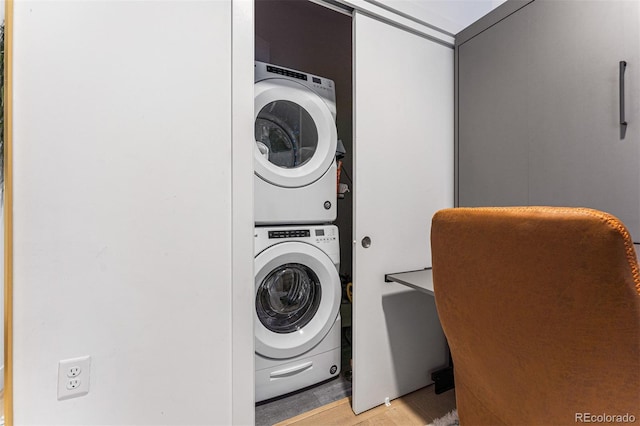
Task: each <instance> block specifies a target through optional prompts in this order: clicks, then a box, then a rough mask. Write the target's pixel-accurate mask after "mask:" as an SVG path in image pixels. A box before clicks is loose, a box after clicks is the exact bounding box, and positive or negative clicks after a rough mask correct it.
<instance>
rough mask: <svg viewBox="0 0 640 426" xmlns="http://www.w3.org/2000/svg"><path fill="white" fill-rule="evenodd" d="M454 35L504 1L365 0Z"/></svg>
mask: <svg viewBox="0 0 640 426" xmlns="http://www.w3.org/2000/svg"><path fill="white" fill-rule="evenodd" d="M367 1H369V2H371V3H376V4H384V5H385V6H387V7H390V8H393V9H396V10H398V11H400V12H402V13H404V14H407V15H410V16H412V17H414V18H416V19H419V20H421V21H423V22H426V23H429V24H431V25H434V26H436V27H438V28H440V29H442V30H445V31H447V32H449V33H451V34H456V33H458V32H460V31H461V30H462V29H464V28H466V27H467V26H469V25H471V24H472V23H474V22H475V21H477V20H478V19H480V18H481V17H483V16H484V15H486V14H487V13H489V12H490V11H491V10H493V9H495V8H496V7H498V6H499V5H500V4H502V3H504V2H505V1H506V0H367Z"/></svg>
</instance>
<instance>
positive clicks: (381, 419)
mask: <svg viewBox="0 0 640 426" xmlns="http://www.w3.org/2000/svg"><path fill="white" fill-rule="evenodd" d="M454 408H456V396H455V390H450V391H447V392H444V393H442V394H440V395H436V394H435V392H434V386H433V385H431V386H427V387H425V388H422V389H419V390H417V391H415V392H413V393H410V394H408V395H405V396H403V397H400V398H398V399H394V400H393V401H391V405H390V406H388V407H387V406H385V405H384V404H383V405H381V406H378V407H376V408H373V409H371V410H369V411H365V412H364V413H360V414H359V415H357V416H356V415H355V414H354V413H353V411H352V410H351V398H344V399H341V400H339V401H336V402H332V403H331V404H327V405H325V406H322V407H320V408H316V409H315V410H312V411H309V412H307V413H303V414H300V415H299V416H296V417H293V418H291V419H289V420H285V421H283V422H280V423H277V424H276V425H275V426H304V425H310V426H311V425H312V426H317V425H323V426H325V425H326V426H329V425H336V426H352V425H363V426H364V425H389V426H393V425H398V426H400V425H402V426H410V425H422V426H424V425H426V424H429V423H431V422H432V421H433V420H434V419H437V418H439V417H442V416H444V415H445V414H447V413H448V412H449V411H451V410H453V409H454Z"/></svg>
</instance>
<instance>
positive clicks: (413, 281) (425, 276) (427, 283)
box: [384, 268, 433, 296]
mask: <svg viewBox="0 0 640 426" xmlns="http://www.w3.org/2000/svg"><path fill="white" fill-rule="evenodd" d="M384 278H385V281H387V282H396V283H398V284H402V285H406V286H407V287H411V288H413V289H415V290H418V291H422V292H424V293H427V294H430V295H432V296H433V278H432V275H431V268H428V269H422V270H420V271H411V272H399V273H397V274H387V275H385V276H384Z"/></svg>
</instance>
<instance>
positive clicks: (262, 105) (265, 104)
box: [254, 79, 337, 188]
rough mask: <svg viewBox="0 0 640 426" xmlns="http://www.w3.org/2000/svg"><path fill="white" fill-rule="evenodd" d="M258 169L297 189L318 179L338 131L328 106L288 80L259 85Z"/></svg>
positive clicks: (329, 160) (331, 153)
mask: <svg viewBox="0 0 640 426" xmlns="http://www.w3.org/2000/svg"><path fill="white" fill-rule="evenodd" d="M254 92H255V102H254V106H255V147H254V167H255V173H256V174H257V175H258V176H260V178H262V179H263V180H265V181H267V182H269V183H271V184H273V185H277V186H282V187H287V188H298V187H301V186H306V185H309V184H311V183H313V182H315V181H316V180H318V179H319V178H320V177H321V176H322V175H323V174H324V173H325V172H326V171H327V169H328V168H329V166H330V165H331V163H332V162H333V159H334V157H335V154H336V145H337V131H336V125H335V122H334V119H333V115H332V114H331V111H330V110H329V107H328V106H327V104H325V102H324V101H323V100H322V98H321V97H320V96H318V95H317V94H316V93H315V92H313V91H312V90H310V89H308V88H307V87H305V86H303V85H301V84H299V83H296V82H294V81H290V80H284V79H269V80H263V81H259V82H257V83H256V84H255V91H254Z"/></svg>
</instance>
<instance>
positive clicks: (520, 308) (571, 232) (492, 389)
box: [431, 207, 640, 425]
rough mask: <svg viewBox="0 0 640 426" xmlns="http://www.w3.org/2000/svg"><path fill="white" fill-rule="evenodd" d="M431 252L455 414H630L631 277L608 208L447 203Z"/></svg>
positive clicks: (629, 258) (639, 398)
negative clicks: (450, 362) (450, 367)
mask: <svg viewBox="0 0 640 426" xmlns="http://www.w3.org/2000/svg"><path fill="white" fill-rule="evenodd" d="M431 250H432V261H433V281H434V293H435V299H436V306H437V309H438V315H439V316H440V321H441V323H442V327H443V330H444V333H445V335H446V337H447V340H448V342H449V347H450V350H451V355H452V357H453V362H454V375H455V386H456V399H457V405H458V413H459V416H460V423H461V424H463V425H464V424H469V425H481V424H491V425H495V424H548V425H551V424H553V425H555V424H574V425H575V424H576V422H577V423H580V422H583V421H584V422H586V421H588V420H586V419H587V417H589V418H590V419H591V421H592V422H593V421H594V418H595V419H597V417H595V416H617V415H620V416H624V415H625V414H626V415H627V418H629V416H635V420H636V421H640V277H639V270H638V262H637V259H636V254H635V251H634V247H633V243H632V240H631V238H630V236H629V233H628V232H627V230H626V228H625V226H624V225H623V224H622V223H621V222H620V221H619V220H618V219H617V218H615V217H614V216H611V215H609V214H607V213H603V212H600V211H597V210H591V209H585V208H561V207H503V208H501V207H495V208H456V209H447V210H442V211H439V212H438V213H436V215H435V216H434V217H433V223H432V229H431ZM614 420H615V419H614ZM618 420H620V419H618ZM609 421H611V419H610V420H609Z"/></svg>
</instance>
